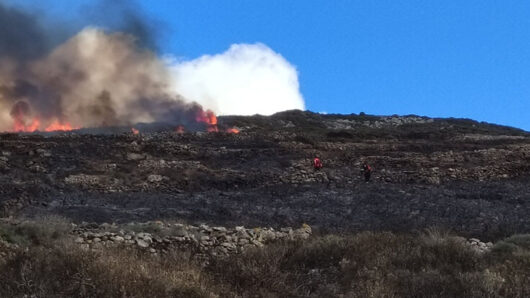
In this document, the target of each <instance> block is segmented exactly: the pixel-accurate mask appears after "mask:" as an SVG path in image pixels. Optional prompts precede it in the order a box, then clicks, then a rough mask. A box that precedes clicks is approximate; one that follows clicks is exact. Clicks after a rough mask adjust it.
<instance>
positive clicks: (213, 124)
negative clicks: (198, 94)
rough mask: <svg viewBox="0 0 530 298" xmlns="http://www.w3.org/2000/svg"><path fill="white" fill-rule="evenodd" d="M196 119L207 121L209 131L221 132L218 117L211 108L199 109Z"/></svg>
mask: <svg viewBox="0 0 530 298" xmlns="http://www.w3.org/2000/svg"><path fill="white" fill-rule="evenodd" d="M195 121H197V122H202V123H206V124H207V125H208V128H207V130H208V132H219V128H218V127H217V117H216V116H215V114H214V113H213V112H212V111H210V110H206V111H202V110H201V111H199V112H198V113H197V116H196V117H195Z"/></svg>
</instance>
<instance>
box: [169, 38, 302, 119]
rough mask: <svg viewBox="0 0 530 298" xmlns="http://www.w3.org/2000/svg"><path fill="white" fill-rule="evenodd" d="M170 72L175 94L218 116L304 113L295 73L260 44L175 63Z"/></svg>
mask: <svg viewBox="0 0 530 298" xmlns="http://www.w3.org/2000/svg"><path fill="white" fill-rule="evenodd" d="M173 70H174V72H175V74H176V75H175V78H174V80H175V88H176V91H178V92H179V93H180V94H182V95H183V96H184V97H186V98H192V99H194V100H196V101H197V102H199V103H200V104H202V105H204V106H207V107H209V108H211V109H213V110H214V111H215V112H217V113H219V114H224V115H227V114H230V115H251V114H262V115H270V114H273V113H275V112H279V111H284V110H288V109H304V100H303V97H302V95H301V94H300V91H299V84H298V74H297V72H296V69H295V68H294V66H293V65H291V64H290V63H289V62H288V61H287V60H285V58H283V57H282V56H281V55H280V54H278V53H275V52H274V51H273V50H271V49H270V48H268V47H267V46H265V45H263V44H235V45H232V46H231V47H230V49H228V51H226V52H224V53H222V54H218V55H213V56H209V55H206V56H203V57H200V58H198V59H195V60H192V61H186V62H181V63H178V64H177V65H175V66H174V69H173Z"/></svg>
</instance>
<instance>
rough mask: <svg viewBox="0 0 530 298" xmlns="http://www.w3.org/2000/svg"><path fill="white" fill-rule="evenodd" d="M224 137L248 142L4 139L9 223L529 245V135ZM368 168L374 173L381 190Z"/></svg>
mask: <svg viewBox="0 0 530 298" xmlns="http://www.w3.org/2000/svg"><path fill="white" fill-rule="evenodd" d="M220 125H223V126H226V127H235V128H238V129H239V130H240V131H241V132H240V133H239V134H229V133H204V132H195V133H184V134H178V133H176V132H169V131H159V132H150V133H140V134H139V135H133V134H131V133H122V134H107V135H103V134H96V135H94V134H92V135H89V134H83V132H82V131H78V132H72V133H68V134H45V135H39V134H27V135H17V134H2V135H0V173H1V176H0V213H1V214H0V216H3V217H7V216H21V215H23V216H30V217H31V216H35V215H42V214H57V215H61V216H64V217H67V218H69V219H71V220H73V221H76V222H82V221H85V222H96V223H102V222H108V223H112V222H116V223H127V222H133V221H135V222H145V221H152V220H172V221H179V222H185V223H188V224H193V225H200V224H209V225H213V226H226V227H229V228H230V227H235V226H242V225H245V226H249V227H253V226H256V227H257V226H267V227H275V228H278V229H279V228H281V227H285V226H293V227H299V226H301V225H302V224H303V223H307V224H309V225H310V226H311V227H313V229H314V230H317V231H335V232H354V231H360V230H395V231H411V230H416V229H423V228H425V227H430V226H439V227H446V228H449V229H452V230H454V231H456V232H458V233H460V234H462V235H465V236H476V237H480V238H481V239H486V240H488V239H490V238H495V239H496V238H499V237H504V236H508V235H511V234H514V233H523V232H529V231H530V218H529V217H528V214H530V188H529V187H528V185H529V183H530V134H528V133H527V132H524V131H521V130H517V129H514V128H509V127H503V126H497V125H491V124H487V123H479V122H475V121H471V120H465V119H431V118H425V117H418V116H404V117H398V116H388V117H379V116H369V115H321V114H314V113H310V112H300V111H288V112H284V113H279V114H276V115H273V116H271V117H263V116H252V117H241V116H229V117H220ZM314 156H319V157H320V158H321V159H322V160H323V163H324V168H323V169H322V170H321V171H314V170H313V168H312V166H311V160H312V158H313V157H314ZM363 161H367V162H368V163H369V164H370V165H372V166H373V167H374V174H373V179H372V181H371V182H369V183H364V181H363V180H362V179H361V177H360V165H361V162H363Z"/></svg>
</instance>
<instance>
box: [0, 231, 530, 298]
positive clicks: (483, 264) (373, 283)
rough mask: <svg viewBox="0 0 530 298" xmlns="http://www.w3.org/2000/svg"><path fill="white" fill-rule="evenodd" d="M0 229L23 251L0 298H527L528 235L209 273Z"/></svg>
mask: <svg viewBox="0 0 530 298" xmlns="http://www.w3.org/2000/svg"><path fill="white" fill-rule="evenodd" d="M37 226H41V225H37ZM50 226H52V225H48V227H50ZM56 227H57V228H58V229H59V230H60V229H61V227H65V226H64V225H61V224H58V225H56ZM0 229H1V230H2V231H4V233H3V234H2V235H3V236H2V238H3V239H5V240H6V237H5V235H10V236H9V237H11V238H10V239H11V240H10V239H7V240H9V241H19V242H18V243H19V244H20V246H19V248H13V247H11V248H5V246H2V245H0V252H2V251H1V250H2V249H4V250H6V249H9V250H10V252H11V254H10V255H9V256H6V257H3V258H0V280H2V287H0V297H24V296H27V297H29V296H31V295H33V296H35V297H238V296H239V297H530V253H529V252H530V246H529V239H530V235H517V236H513V237H510V238H507V239H505V240H504V241H500V242H498V243H496V245H495V247H494V249H493V250H492V252H491V253H486V254H477V253H475V252H474V251H473V250H471V249H470V248H469V247H467V246H466V245H464V244H463V242H462V241H461V239H460V238H458V237H454V236H452V235H451V234H449V233H446V232H443V231H440V230H429V231H427V232H425V233H424V234H422V235H409V234H393V233H371V232H365V233H360V234H356V235H352V236H335V235H328V236H321V237H315V238H313V239H310V240H308V241H305V242H286V243H276V244H271V245H268V246H266V247H265V248H263V249H258V248H256V249H252V250H248V251H247V252H246V253H244V254H241V255H234V256H230V257H228V258H224V259H213V260H211V262H210V264H209V265H207V266H206V267H202V266H201V265H199V264H198V263H197V262H196V261H195V258H194V256H193V254H192V253H191V252H186V251H174V252H172V253H169V254H167V255H163V256H152V255H150V254H144V253H142V252H140V251H134V250H125V249H107V250H104V251H99V252H97V251H86V250H83V249H81V247H80V246H78V245H75V244H73V243H72V242H71V240H70V239H69V238H65V237H56V236H54V235H56V234H55V233H53V231H52V230H53V228H47V229H46V231H48V232H42V233H43V235H40V237H37V238H35V237H34V236H31V237H28V236H27V235H25V233H29V234H30V235H34V234H35V233H37V232H35V231H36V230H37V231H38V228H35V227H31V224H29V223H26V224H25V228H24V229H20V228H19V229H15V230H13V229H10V228H7V227H6V226H0ZM6 230H8V231H9V233H6V232H5V231H6ZM28 231H29V232H28ZM50 231H52V232H51V233H50ZM27 239H40V240H38V241H33V240H32V241H28V240H27Z"/></svg>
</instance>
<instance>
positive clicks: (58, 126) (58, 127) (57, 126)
mask: <svg viewBox="0 0 530 298" xmlns="http://www.w3.org/2000/svg"><path fill="white" fill-rule="evenodd" d="M78 128H79V127H72V125H70V123H68V122H67V123H61V122H59V121H58V120H55V121H53V122H52V123H51V124H50V125H48V126H47V127H46V128H45V129H44V131H47V132H50V131H70V130H73V129H78Z"/></svg>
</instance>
